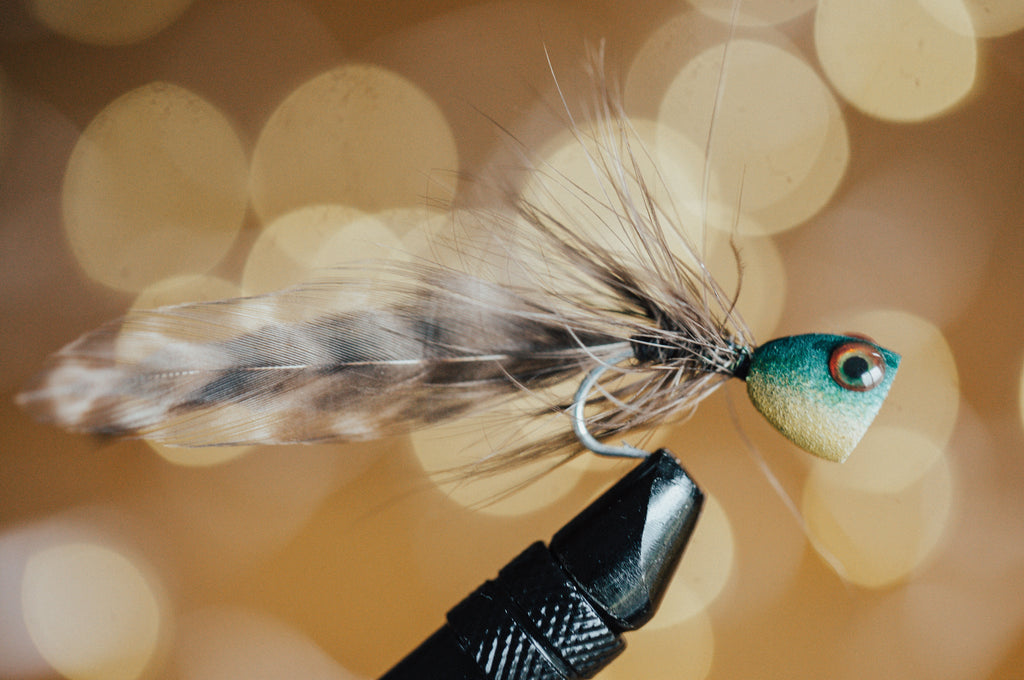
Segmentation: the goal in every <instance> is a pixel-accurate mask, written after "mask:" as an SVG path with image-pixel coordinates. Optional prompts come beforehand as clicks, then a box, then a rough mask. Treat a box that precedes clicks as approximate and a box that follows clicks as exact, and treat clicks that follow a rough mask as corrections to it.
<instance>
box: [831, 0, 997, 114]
mask: <svg viewBox="0 0 1024 680" xmlns="http://www.w3.org/2000/svg"><path fill="white" fill-rule="evenodd" d="M943 7H944V9H945V10H946V11H944V13H943V14H942V19H941V20H940V19H939V18H937V17H936V15H935V14H934V13H930V12H928V11H926V9H925V8H924V6H923V5H922V4H921V3H920V2H918V1H917V0H821V2H820V3H819V4H818V10H817V13H816V14H815V23H814V43H815V46H816V48H817V51H818V58H819V59H820V61H821V66H822V68H823V69H824V71H825V74H826V76H827V77H828V79H829V80H830V81H831V82H832V84H833V85H834V86H835V88H836V90H838V91H839V93H840V94H841V95H842V97H843V98H844V99H846V100H847V101H848V102H850V103H851V104H853V105H854V106H856V107H857V108H858V109H860V110H861V111H863V112H864V113H867V114H869V115H872V116H876V117H878V118H883V119H886V120H893V121H918V120H923V119H926V118H931V117H934V116H936V115H939V114H940V113H942V112H943V111H946V110H948V109H949V108H950V107H952V106H953V105H955V104H956V103H957V102H959V101H960V100H961V99H962V98H963V97H964V96H965V95H966V94H967V93H968V92H969V91H970V89H971V87H972V86H973V85H974V81H975V77H976V72H975V71H976V68H977V62H978V47H977V44H976V42H975V39H974V38H973V31H972V28H971V19H970V16H969V14H968V12H967V10H966V9H965V8H964V6H963V5H962V4H960V3H954V2H945V3H944V4H943ZM951 26H953V28H951Z"/></svg>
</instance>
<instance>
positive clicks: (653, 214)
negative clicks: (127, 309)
mask: <svg viewBox="0 0 1024 680" xmlns="http://www.w3.org/2000/svg"><path fill="white" fill-rule="evenodd" d="M596 80H597V81H598V83H599V85H600V87H599V88H598V89H599V92H600V94H599V96H598V97H597V98H596V99H595V104H594V106H593V110H592V111H590V112H589V114H588V117H587V120H588V123H587V124H585V125H577V124H576V122H575V121H573V120H572V117H571V115H570V121H569V122H570V125H569V127H570V130H571V131H572V133H573V135H574V136H575V137H576V140H577V141H578V142H579V143H580V145H581V148H582V150H583V152H584V153H585V155H586V158H587V161H588V163H589V165H590V167H591V169H592V170H593V175H594V182H595V184H596V188H584V187H583V186H582V185H580V184H577V183H575V182H574V181H572V180H571V179H569V178H568V177H566V176H565V175H562V174H560V173H559V172H558V171H557V170H554V169H552V168H549V167H546V166H544V165H543V164H541V165H539V166H535V167H532V172H533V173H534V174H535V177H537V178H540V179H541V180H542V181H540V182H538V183H537V186H539V187H540V189H539V190H538V191H537V192H536V193H535V194H534V195H531V194H529V193H528V192H523V191H507V192H499V193H501V194H502V202H501V205H502V207H501V208H498V209H495V208H488V209H475V210H474V209H469V210H462V211H457V212H458V214H460V215H462V219H464V220H465V219H466V217H467V216H468V217H469V219H470V220H471V221H474V222H479V223H481V224H483V225H484V226H485V227H486V229H485V238H486V241H483V240H477V241H470V242H465V241H463V242H460V243H458V244H457V248H458V257H457V258H455V260H456V261H457V262H458V264H457V265H447V264H439V263H437V262H433V261H430V262H427V261H420V262H416V263H413V264H397V263H390V264H388V263H383V264H380V265H377V266H378V267H379V268H380V269H383V270H387V271H388V272H389V274H390V278H389V279H388V281H389V282H388V283H386V284H382V283H380V282H377V283H373V284H370V283H369V282H368V281H367V279H366V276H365V275H363V276H360V272H359V271H354V270H351V269H338V270H335V271H333V272H331V273H330V274H329V275H328V276H327V277H325V278H323V279H321V280H318V281H314V282H312V283H309V284H306V285H302V286H299V287H296V288H292V289H288V290H284V291H281V292H277V293H272V294H269V295H262V296H257V297H246V298H237V299H230V300H222V301H217V302H209V303H198V304H185V305H177V306H170V307H162V308H159V309H156V310H152V311H139V312H131V313H129V314H128V315H127V316H125V317H123V318H121V319H119V320H117V321H114V322H111V323H109V324H106V325H104V326H102V327H100V328H99V329H97V330H95V331H93V332H91V333H88V334H86V335H85V336H83V337H81V338H80V339H78V340H77V341H75V342H73V343H72V344H70V345H68V346H66V347H65V348H64V349H62V350H60V351H59V352H58V353H56V354H55V355H54V356H53V357H52V358H51V359H50V361H49V364H48V366H47V368H46V369H45V370H44V372H43V373H42V374H41V375H40V376H39V377H38V378H36V380H35V382H34V383H33V384H31V385H30V386H29V387H28V389H27V390H26V391H25V392H23V393H22V394H20V395H19V396H18V402H19V403H20V404H21V406H22V407H23V408H25V409H26V410H27V411H29V412H30V413H31V414H32V415H34V416H35V417H36V418H38V419H39V420H42V421H45V422H50V423H55V424H57V425H60V426H63V427H65V428H67V429H70V430H74V431H81V432H88V433H96V434H103V435H117V436H128V437H145V438H147V439H150V440H155V441H158V442H163V443H166V444H171V445H178V446H212V445H222V444H257V443H262V444H281V443H293V442H294V443H297V442H322V441H329V440H336V441H346V440H361V439H370V438H375V437H381V436H385V435H389V434H395V433H400V432H406V431H409V430H411V429H414V428H417V427H420V426H425V425H428V424H431V423H436V422H440V421H445V420H449V419H453V418H456V417H459V416H461V415H464V414H467V413H470V412H477V411H480V410H483V409H488V408H491V407H494V406H496V405H498V404H499V403H501V402H503V401H505V400H507V399H509V398H511V397H513V396H515V395H517V394H520V393H521V392H522V391H524V390H525V391H528V392H536V391H541V390H544V389H546V388H548V387H551V386H553V385H557V384H562V383H566V382H567V381H570V380H571V379H574V378H576V379H578V378H579V377H580V376H585V378H584V380H583V383H582V385H581V386H580V389H579V390H578V392H577V395H576V397H575V399H574V400H571V401H568V402H567V401H565V400H563V401H561V402H559V403H557V404H554V405H552V406H551V407H550V408H548V409H543V410H538V411H536V412H534V413H533V414H532V415H535V416H536V415H541V414H542V413H550V412H552V410H555V411H563V412H565V413H566V414H567V415H569V417H570V418H571V419H572V424H573V428H572V430H573V431H570V429H569V428H568V427H567V428H566V431H565V432H564V433H562V434H559V435H556V436H555V437H552V438H547V439H545V440H543V441H535V442H527V443H523V444H519V445H517V446H516V447H515V448H514V450H510V451H507V452H503V453H502V455H500V456H495V457H492V458H491V459H489V460H490V463H489V465H490V466H491V467H490V469H491V470H498V469H502V468H503V467H504V466H507V465H513V464H515V463H517V462H520V461H525V460H532V459H534V458H538V457H541V456H545V455H548V454H551V453H553V452H555V451H559V450H561V451H568V453H567V454H566V456H567V457H568V456H571V455H574V454H575V453H578V452H579V451H581V450H583V448H584V447H585V448H589V449H591V450H594V451H597V452H599V453H607V454H612V455H627V456H629V455H642V454H643V452H642V451H639V450H638V449H632V448H631V447H609V446H605V445H602V444H600V443H599V442H598V439H604V438H607V437H609V436H612V435H616V434H618V433H621V432H625V431H627V430H630V429H633V428H637V427H642V426H650V425H653V424H656V423H658V422H661V421H663V420H665V419H667V418H668V417H670V416H673V415H681V414H682V415H685V414H687V413H689V412H690V411H692V409H693V408H694V407H695V406H696V405H697V404H698V403H699V402H700V401H701V400H702V399H704V398H705V397H706V396H707V395H708V394H710V393H711V392H712V391H714V390H715V389H716V388H717V387H719V386H720V385H721V384H722V383H723V382H725V381H726V380H728V379H729V378H731V377H736V378H740V379H743V380H745V381H746V383H747V390H748V393H749V395H750V399H751V401H752V402H753V404H754V406H755V407H756V408H757V409H758V410H759V411H760V412H761V413H762V414H764V416H765V417H766V418H767V419H768V420H769V421H770V422H771V423H772V424H773V425H774V426H775V427H776V428H777V429H778V430H779V431H780V432H781V433H782V434H783V435H785V436H786V437H788V438H789V439H790V440H792V441H793V442H794V443H795V444H797V445H798V446H800V447H802V448H804V449H806V450H807V451H809V452H810V453H813V454H815V455H817V456H820V457H822V458H826V459H829V460H835V461H842V460H844V459H845V458H846V457H847V456H848V455H849V453H850V451H851V450H852V449H853V448H854V446H855V445H856V444H857V442H858V441H859V440H860V438H861V436H862V435H863V434H864V432H865V430H866V429H867V427H868V425H869V424H870V423H871V421H872V420H873V419H874V417H875V415H876V413H877V412H878V410H879V408H880V407H881V405H882V402H883V400H884V399H885V397H886V394H887V393H888V391H889V387H890V385H891V384H892V381H893V377H894V376H895V373H896V370H897V367H898V365H899V360H900V358H899V356H898V355H897V354H894V353H893V352H890V351H888V350H886V349H883V348H881V347H879V346H878V345H876V344H874V343H873V342H872V341H869V340H867V339H866V338H863V337H860V336H851V337H848V336H839V335H799V336H794V337H786V338H780V339H777V340H773V341H771V342H768V343H766V344H763V345H760V346H758V345H756V344H755V342H754V340H753V338H752V337H751V334H750V331H749V330H748V329H747V328H746V326H745V325H744V323H743V321H742V319H741V318H740V317H739V315H738V314H737V312H736V310H735V298H734V297H732V296H729V295H727V294H726V293H725V292H724V291H723V289H722V288H721V287H720V286H719V284H718V283H716V282H715V280H714V279H713V278H712V277H711V276H710V274H709V272H708V270H707V268H706V267H705V265H704V264H703V261H702V259H701V257H700V255H701V250H700V249H699V248H697V247H696V246H695V245H694V244H693V243H692V242H691V241H690V240H689V239H688V237H687V236H686V234H685V233H684V231H683V230H682V228H681V225H680V222H681V220H680V219H679V218H678V213H677V212H676V211H675V210H674V208H673V206H672V203H671V200H670V199H666V198H665V197H664V196H663V194H664V193H665V191H664V190H665V187H664V182H663V181H662V178H661V176H660V175H659V174H658V173H657V172H656V171H654V172H649V171H648V161H649V160H650V159H649V158H648V157H647V156H646V154H645V153H644V151H643V149H642V147H641V146H640V145H639V144H638V143H637V141H636V138H635V133H634V131H633V129H632V127H631V126H630V124H629V122H628V120H627V119H626V117H625V116H624V115H623V113H622V111H621V109H620V107H619V105H618V103H617V100H616V99H615V98H614V97H613V96H611V95H609V94H608V90H607V88H605V87H604V86H603V85H602V84H601V83H602V81H601V79H600V78H597V79H596ZM567 110H568V109H567ZM545 187H547V188H545ZM552 187H557V188H558V190H559V193H558V194H557V198H556V194H555V192H553V191H552V190H551V188H552ZM485 272H486V273H485ZM495 273H497V274H498V275H497V276H494V274H495ZM356 295H361V296H365V297H360V299H361V300H364V299H368V300H369V302H368V303H363V302H361V303H360V305H361V306H359V307H353V305H352V304H351V303H346V299H351V298H352V297H353V296H356ZM585 407H590V408H589V410H590V411H591V413H590V415H587V414H585V413H584V409H585ZM580 444H582V446H580ZM484 468H485V469H486V468H487V466H486V465H485V466H484Z"/></svg>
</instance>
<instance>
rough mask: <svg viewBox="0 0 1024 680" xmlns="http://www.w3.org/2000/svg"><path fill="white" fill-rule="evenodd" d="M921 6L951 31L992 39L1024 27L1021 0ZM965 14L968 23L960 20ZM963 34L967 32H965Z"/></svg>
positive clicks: (940, 1)
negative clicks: (967, 17) (966, 14)
mask: <svg viewBox="0 0 1024 680" xmlns="http://www.w3.org/2000/svg"><path fill="white" fill-rule="evenodd" d="M918 2H919V3H920V5H921V7H922V8H924V9H925V10H926V11H927V12H929V13H930V14H932V15H933V16H934V17H935V18H936V19H938V20H939V21H941V22H942V23H943V24H944V25H945V26H947V27H948V28H950V29H951V30H953V31H957V32H959V33H964V35H974V36H978V37H979V38H991V37H994V36H1000V35H1007V34H1010V33H1013V32H1014V31H1019V30H1020V29H1022V28H1024V3H1021V2H1020V0H918ZM964 11H966V12H967V13H968V15H969V16H970V19H971V20H970V22H969V23H968V22H965V21H964V20H963V14H964ZM965 31H966V32H965Z"/></svg>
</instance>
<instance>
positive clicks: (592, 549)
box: [382, 450, 703, 680]
mask: <svg viewBox="0 0 1024 680" xmlns="http://www.w3.org/2000/svg"><path fill="white" fill-rule="evenodd" d="M702 503H703V494H702V493H701V491H700V489H699V488H698V487H697V485H696V484H694V482H693V480H691V479H690V478H689V476H687V474H686V472H685V471H684V470H683V469H682V467H680V465H679V463H678V461H676V460H675V458H674V457H673V456H672V455H671V454H670V453H669V452H668V451H665V450H661V451H658V452H657V453H655V454H653V455H651V456H649V457H648V458H646V459H644V460H643V462H641V463H640V464H639V465H638V466H637V467H636V468H634V469H633V470H632V471H630V472H629V473H628V474H627V475H626V476H625V477H623V478H622V479H621V480H620V481H619V482H618V483H616V484H615V485H614V486H613V487H612V488H610V489H609V490H608V491H606V492H605V493H604V494H603V495H602V496H601V497H600V498H598V499H597V500H596V501H594V502H593V503H592V504H591V505H590V506H588V507H587V508H586V509H585V510H584V511H583V512H581V513H580V514H579V515H577V516H576V517H575V518H573V519H572V520H571V521H570V522H569V523H568V524H566V525H565V526H564V527H563V528H562V529H561V530H560V531H559V532H558V533H557V534H555V537H554V538H553V539H552V541H551V547H550V548H548V547H546V546H545V545H544V544H543V543H540V542H538V543H534V544H533V545H531V546H530V547H529V548H527V549H526V550H524V551H523V552H522V553H520V554H519V556H517V557H516V558H515V559H513V560H512V561H511V562H509V564H508V565H506V566H505V567H504V568H503V569H502V570H501V571H500V572H499V574H498V576H497V578H495V579H494V580H493V581H487V582H486V583H484V584H483V585H482V586H480V587H479V588H477V589H476V590H475V591H473V593H471V594H470V595H469V596H468V597H467V598H466V599H464V600H463V601H462V602H460V603H459V604H457V605H456V606H455V607H453V608H452V609H451V611H449V612H448V622H447V623H446V624H445V625H444V626H442V627H441V629H439V630H438V631H437V632H436V633H434V635H432V636H431V637H430V638H428V639H427V640H426V641H425V642H424V643H423V644H422V645H420V646H419V647H418V648H417V649H416V650H414V651H413V652H412V653H410V654H409V655H408V656H407V657H406V658H405V659H403V660H402V661H401V662H400V663H399V664H398V665H396V666H395V667H394V668H392V669H391V671H389V672H388V673H387V674H386V675H384V676H383V678H382V680H412V679H413V678H416V679H417V680H434V679H436V680H440V679H442V678H444V679H446V680H527V679H529V680H549V679H550V680H562V679H566V678H588V677H592V676H593V675H594V674H596V673H597V672H598V671H599V670H601V669H602V668H604V667H605V666H607V665H608V663H610V662H611V661H612V659H614V658H615V657H616V656H618V655H619V654H620V653H621V652H622V650H623V649H624V647H625V642H623V641H622V638H621V633H622V632H623V631H626V630H634V629H636V628H639V627H640V626H642V625H643V624H644V623H646V622H647V621H648V620H650V618H651V617H652V616H653V615H654V612H655V610H656V609H657V607H658V603H659V602H660V601H661V597H662V595H663V594H664V592H665V589H666V588H667V587H668V583H669V580H670V578H671V576H672V572H673V570H674V568H675V565H676V564H677V563H678V561H679V558H680V557H681V556H682V553H683V551H684V550H685V548H686V543H687V541H688V540H689V538H690V535H691V534H692V533H693V529H694V527H695V525H696V522H697V517H698V515H699V514H700V509H701V505H702Z"/></svg>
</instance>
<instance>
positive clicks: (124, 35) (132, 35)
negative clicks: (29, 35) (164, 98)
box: [28, 0, 192, 46]
mask: <svg viewBox="0 0 1024 680" xmlns="http://www.w3.org/2000/svg"><path fill="white" fill-rule="evenodd" d="M28 4H29V9H30V11H31V12H32V15H33V16H34V17H35V18H36V20H37V21H39V22H40V23H41V24H43V25H44V26H46V27H47V28H49V29H50V30H51V31H54V32H55V33H59V34H60V35H63V36H65V37H68V38H71V39H72V40H77V41H79V42H83V43H86V44H89V45H105V46H112V45H131V44H133V43H137V42H142V41H143V40H145V39H147V38H149V37H151V36H153V35H155V34H157V33H159V32H160V31H162V30H163V29H165V28H166V27H168V26H170V25H171V24H172V23H174V22H175V21H176V20H177V19H178V17H179V16H181V15H182V13H184V11H185V10H186V9H187V8H188V6H189V5H191V4H192V0H147V1H146V2H138V0H75V1H74V2H67V0H30V1H29V3H28Z"/></svg>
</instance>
